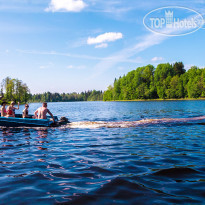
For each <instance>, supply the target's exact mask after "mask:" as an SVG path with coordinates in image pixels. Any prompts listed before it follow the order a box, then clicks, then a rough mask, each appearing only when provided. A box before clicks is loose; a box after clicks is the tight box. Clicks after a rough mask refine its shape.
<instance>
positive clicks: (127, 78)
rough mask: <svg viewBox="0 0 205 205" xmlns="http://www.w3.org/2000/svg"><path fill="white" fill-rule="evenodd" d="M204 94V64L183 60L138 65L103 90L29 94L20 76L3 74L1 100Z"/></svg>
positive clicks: (28, 100) (32, 100) (175, 96)
mask: <svg viewBox="0 0 205 205" xmlns="http://www.w3.org/2000/svg"><path fill="white" fill-rule="evenodd" d="M180 98H205V68H203V69H200V68H198V67H196V66H192V67H191V68H190V69H189V70H188V71H186V70H185V69H184V64H183V63H182V62H176V63H174V64H169V63H166V64H159V65H158V66H157V67H156V68H155V67H154V66H153V65H147V66H143V67H138V68H137V69H136V70H133V71H131V72H129V73H127V74H126V75H124V76H123V77H119V78H118V79H115V80H114V83H113V85H110V86H109V87H108V89H107V90H106V91H105V92H102V91H96V90H92V91H85V92H81V93H76V92H73V93H61V94H60V93H51V92H45V93H42V94H33V95H32V94H31V93H30V90H29V88H28V86H27V85H26V84H25V83H23V82H22V81H21V80H19V79H15V78H14V79H12V78H10V77H6V78H5V79H3V80H2V82H1V95H0V101H1V102H2V101H7V102H10V101H15V102H20V103H27V102H71V101H72V102H74V101H101V100H104V101H112V100H137V99H143V100H144V99H180Z"/></svg>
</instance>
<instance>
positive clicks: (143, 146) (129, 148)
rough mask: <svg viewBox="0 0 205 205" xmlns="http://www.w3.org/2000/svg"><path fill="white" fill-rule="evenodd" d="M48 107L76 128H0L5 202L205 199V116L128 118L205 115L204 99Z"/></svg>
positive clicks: (0, 184)
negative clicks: (202, 118) (150, 121)
mask: <svg viewBox="0 0 205 205" xmlns="http://www.w3.org/2000/svg"><path fill="white" fill-rule="evenodd" d="M39 106H40V104H30V108H29V112H30V114H31V113H33V112H34V111H35V110H36V109H37V108H38V107H39ZM48 106H49V108H50V110H51V111H52V113H53V114H54V115H57V116H58V117H60V116H66V117H68V118H69V120H70V121H72V122H75V123H76V124H75V126H74V127H72V126H70V127H69V126H63V127H60V128H32V129H30V128H0V139H1V142H0V193H1V194H0V204H58V203H62V204H65V203H66V204H93V205H94V204H95V205H96V204H98V205H99V204H100V205H101V204H102V205H104V204H180V203H181V204H203V203H204V201H205V140H204V139H205V134H204V126H205V120H195V121H189V120H187V121H186V120H185V121H183V122H180V123H179V122H173V121H172V122H170V123H169V122H166V123H163V122H160V121H159V122H157V123H154V124H153V123H139V124H134V125H135V126H126V122H125V121H129V122H133V121H135V122H136V121H140V122H143V121H144V120H145V121H146V120H150V119H162V118H169V119H170V118H171V119H173V118H176V119H178V118H193V117H198V116H205V110H204V107H205V101H160V102H77V103H49V104H48ZM22 110H23V106H21V107H20V111H17V112H16V113H21V111H22ZM84 121H86V123H85V122H84ZM99 121H100V122H101V123H110V124H109V126H99V127H98V126H96V125H98V123H99ZM78 123H81V124H80V125H81V126H78V125H79V124H78ZM93 123H94V125H95V126H92V125H93ZM117 123H121V124H125V127H123V128H122V127H121V128H116V126H114V125H115V124H117ZM82 125H83V126H82Z"/></svg>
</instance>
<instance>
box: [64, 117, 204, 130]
mask: <svg viewBox="0 0 205 205" xmlns="http://www.w3.org/2000/svg"><path fill="white" fill-rule="evenodd" d="M204 119H205V116H201V117H193V118H162V119H143V120H138V121H121V122H105V121H81V122H72V123H69V124H68V125H66V126H65V127H66V128H82V129H83V128H85V129H86V128H87V129H97V128H102V127H107V128H128V127H137V126H139V125H149V124H150V125H151V124H161V123H174V122H190V121H197V120H204Z"/></svg>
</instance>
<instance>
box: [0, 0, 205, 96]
mask: <svg viewBox="0 0 205 205" xmlns="http://www.w3.org/2000/svg"><path fill="white" fill-rule="evenodd" d="M166 6H180V7H186V8H191V9H194V10H195V11H197V12H199V13H200V14H201V15H202V16H203V18H205V0H195V1H191V0H186V1H183V0H180V1H179V0H178V1H175V0H174V1H171V0H169V1H167V0H165V1H157V0H156V1H152V0H146V1H141V0H129V1H128V0H109V1H105V0H9V1H8V0H0V71H1V72H0V73H1V75H0V81H1V80H2V79H4V78H5V77H7V76H10V77H11V78H18V79H20V80H22V81H23V82H25V83H26V84H27V85H28V87H29V88H30V90H31V93H42V92H46V91H50V92H60V93H62V92H66V93H67V92H81V91H85V90H92V89H96V90H105V89H106V88H107V87H108V86H109V85H110V84H112V83H113V81H114V79H115V78H118V77H119V76H122V75H124V74H126V73H127V72H129V71H131V70H133V69H135V68H137V67H139V66H144V65H147V64H153V65H155V66H156V65H157V64H159V63H166V62H169V63H173V62H176V61H183V62H184V64H185V67H186V69H189V68H190V67H191V66H192V65H196V66H198V67H200V68H202V67H203V68H204V67H205V58H204V48H205V40H204V39H205V29H204V27H203V28H201V29H199V30H198V31H196V32H194V33H191V34H189V35H184V36H164V35H160V34H156V33H153V32H151V31H150V30H148V29H147V28H146V27H145V26H144V24H143V18H144V17H145V15H146V14H147V13H149V12H150V11H152V10H154V9H157V8H160V7H166Z"/></svg>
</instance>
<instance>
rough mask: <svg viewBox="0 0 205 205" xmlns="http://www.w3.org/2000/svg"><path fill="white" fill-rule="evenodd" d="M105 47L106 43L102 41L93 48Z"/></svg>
mask: <svg viewBox="0 0 205 205" xmlns="http://www.w3.org/2000/svg"><path fill="white" fill-rule="evenodd" d="M107 47H108V44H107V43H102V44H99V45H97V46H95V48H107Z"/></svg>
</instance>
